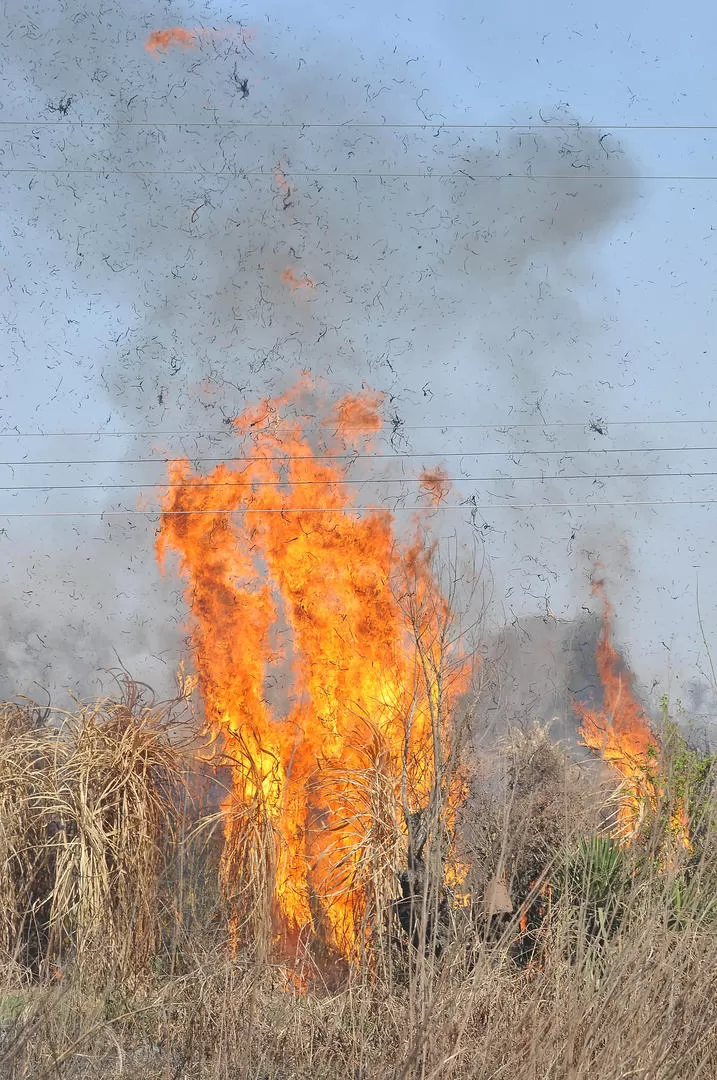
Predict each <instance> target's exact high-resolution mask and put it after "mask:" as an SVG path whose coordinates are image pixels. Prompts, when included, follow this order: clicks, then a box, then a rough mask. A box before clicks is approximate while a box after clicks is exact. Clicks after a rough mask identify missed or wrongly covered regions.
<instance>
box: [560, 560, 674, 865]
mask: <svg viewBox="0 0 717 1080" xmlns="http://www.w3.org/2000/svg"><path fill="white" fill-rule="evenodd" d="M593 592H594V593H597V594H598V595H599V596H600V597H601V599H602V605H603V628H602V632H601V634H600V638H599V640H598V645H597V654H596V659H597V669H598V674H599V676H600V681H601V683H602V688H603V708H602V709H588V708H587V706H585V705H583V704H581V703H579V702H575V703H574V708H575V711H576V712H577V714H578V716H579V717H580V719H581V724H580V728H579V735H580V738H581V739H582V742H583V744H584V745H585V746H587V747H589V748H590V749H591V750H594V751H595V752H596V753H598V754H599V755H600V756H601V757H602V758H603V760H604V761H606V762H607V763H608V764H609V765H611V766H612V767H613V768H614V769H615V770H616V771H617V772H618V773H619V774H620V775H621V776H622V778H623V785H622V790H621V799H620V806H619V809H618V815H617V825H616V828H615V836H616V837H617V839H618V840H620V841H621V842H622V843H625V842H626V841H629V840H630V839H632V837H633V836H635V834H636V832H637V831H638V828H639V826H640V821H641V819H642V816H643V813H644V812H645V810H646V809H648V808H652V809H655V807H656V806H657V804H658V800H659V798H660V797H661V795H662V794H663V792H662V790H661V788H660V782H659V777H658V771H659V766H660V756H661V753H660V752H661V747H660V745H659V742H658V739H657V737H656V736H655V734H654V733H653V731H652V728H651V727H650V721H649V719H648V717H647V714H646V712H645V710H644V709H643V707H642V705H641V704H640V702H639V701H638V700H637V698H636V696H635V693H634V690H633V683H634V676H633V674H632V672H631V671H629V670H628V669H627V668H626V667H625V665H624V662H623V659H622V657H621V656H620V654H619V653H618V651H617V649H616V648H615V646H614V645H613V643H612V621H613V610H612V606H611V605H610V602H609V600H608V599H607V596H606V594H605V586H604V582H602V581H597V582H595V583H594V584H593ZM671 830H672V833H673V835H675V836H677V837H678V838H679V839H680V841H681V842H682V844H683V845H684V846H685V847H686V848H688V849H689V848H690V846H691V845H690V839H689V820H688V815H687V810H686V807H685V806H684V805H682V804H679V805H678V806H677V807H676V809H675V810H674V811H673V813H672V815H671Z"/></svg>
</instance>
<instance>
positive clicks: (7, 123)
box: [0, 120, 717, 132]
mask: <svg viewBox="0 0 717 1080" xmlns="http://www.w3.org/2000/svg"><path fill="white" fill-rule="evenodd" d="M0 127H60V128H64V127H80V128H82V127H141V128H147V127H176V128H181V127H223V128H289V129H292V130H297V131H303V130H305V129H306V128H319V129H321V128H327V129H330V130H338V131H341V130H346V129H349V130H351V129H352V128H359V129H361V130H363V129H367V130H371V129H390V130H397V129H408V130H416V131H418V130H424V131H441V130H446V131H575V132H578V131H717V124H580V123H576V122H573V123H569V122H568V123H565V124H561V123H558V122H557V121H552V120H551V121H548V122H547V123H540V124H535V123H527V124H518V123H510V124H476V123H458V124H456V123H441V122H438V123H434V124H431V123H428V122H424V123H404V122H402V121H397V122H392V121H386V120H383V121H380V122H377V121H370V120H369V121H365V122H364V121H361V120H350V121H346V122H341V121H333V122H330V121H329V122H323V121H321V122H314V121H304V120H293V121H292V120H274V121H271V120H0Z"/></svg>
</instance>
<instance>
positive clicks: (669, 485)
mask: <svg viewBox="0 0 717 1080" xmlns="http://www.w3.org/2000/svg"><path fill="white" fill-rule="evenodd" d="M3 15H4V25H5V26H6V28H7V29H6V34H5V41H4V64H3V69H4V75H5V84H6V86H5V93H4V95H3V98H2V101H1V102H0V129H1V130H0V139H1V140H2V142H1V150H2V156H1V158H0V169H2V170H4V171H2V172H1V173H0V175H1V176H2V183H3V187H4V208H5V212H4V214H3V216H2V220H1V221H0V281H2V288H3V303H2V308H1V309H0V313H1V316H2V325H3V334H2V340H3V344H2V367H1V370H0V436H1V438H0V445H1V447H2V450H1V461H2V465H1V466H0V475H1V476H2V477H3V479H2V480H1V481H0V486H2V491H0V554H1V555H2V565H3V567H4V573H3V575H2V579H1V580H0V596H1V597H2V604H3V614H4V625H5V633H4V635H3V642H2V649H1V651H0V681H2V693H3V694H4V695H5V696H10V695H13V694H16V693H20V694H27V695H30V696H36V695H39V694H40V692H41V691H40V688H42V687H46V688H48V689H49V691H50V692H51V693H52V694H53V695H55V698H56V700H58V701H59V700H61V699H62V696H63V695H66V693H67V691H68V690H71V691H73V692H75V693H78V694H87V693H96V692H99V691H100V690H101V689H102V688H103V687H106V686H107V685H108V677H107V674H106V672H107V671H108V669H111V668H114V667H116V666H117V663H118V660H121V661H122V662H123V663H124V664H125V665H126V666H127V667H128V668H129V669H130V670H131V671H132V672H133V674H134V675H135V676H136V677H137V678H140V679H145V680H146V681H148V682H150V683H152V684H153V685H155V686H157V687H159V688H160V690H162V689H164V688H165V687H168V686H170V687H171V682H172V677H173V673H174V671H175V670H176V666H177V663H178V659H179V657H180V656H181V652H182V648H183V642H184V638H185V633H186V609H185V607H184V604H183V600H182V583H181V581H180V580H179V579H178V577H177V576H176V575H173V574H172V573H169V574H167V575H166V576H165V577H162V576H161V575H160V572H159V570H158V569H157V567H156V564H155V559H154V554H153V541H154V534H155V530H156V525H157V519H156V516H154V515H153V514H149V513H146V512H145V511H147V510H152V509H153V507H154V506H156V501H157V499H158V497H159V494H160V493H161V483H162V480H163V478H164V475H165V470H164V465H163V461H162V459H163V458H164V457H166V456H183V455H187V456H189V457H190V458H192V459H194V458H199V457H202V456H204V457H207V456H214V457H216V456H221V455H222V454H226V453H228V452H230V451H231V450H232V449H233V448H235V443H233V441H232V436H231V434H230V432H229V430H228V423H227V421H229V420H230V419H231V417H232V416H234V415H236V413H237V412H238V411H239V410H240V409H241V408H242V407H243V406H245V405H246V404H248V403H251V402H253V401H256V400H257V399H260V398H262V397H264V396H266V395H270V394H273V393H276V392H280V391H282V390H284V389H286V388H287V387H288V386H290V385H291V384H292V383H293V381H294V380H295V379H296V377H297V374H298V373H299V371H301V370H304V369H305V370H309V371H311V372H312V374H313V375H314V376H315V377H316V378H317V379H320V380H323V384H324V386H325V387H326V392H327V393H328V395H329V396H338V395H340V394H343V393H346V392H349V391H352V390H357V389H360V388H361V387H363V386H372V387H375V388H376V389H378V390H380V391H383V392H384V393H385V394H386V405H385V409H386V416H387V419H388V420H389V421H393V420H395V421H396V424H397V425H398V427H397V430H398V432H399V437H398V438H394V439H393V440H391V439H390V438H389V436H390V434H391V431H392V430H393V425H391V424H389V427H388V432H387V436H386V438H385V439H384V440H383V441H382V442H380V443H379V445H378V447H377V449H379V450H380V451H381V452H383V453H386V454H388V455H391V454H393V455H394V456H393V457H389V458H387V459H381V461H380V463H379V462H378V461H375V462H370V461H368V462H364V463H362V468H363V471H358V472H356V474H355V475H356V479H357V480H362V481H367V482H368V481H376V480H385V479H386V478H388V477H390V478H391V479H393V480H395V479H397V478H400V477H405V478H406V480H407V481H408V483H407V486H406V488H405V491H404V492H403V497H402V499H401V500H400V501H399V503H398V505H397V509H396V517H397V520H401V521H404V520H407V519H408V518H409V516H410V514H409V510H410V507H411V506H412V505H413V497H412V493H411V492H412V489H411V486H410V480H411V477H412V476H413V477H415V475H416V472H417V469H418V468H419V467H420V466H423V465H426V466H429V465H433V464H436V463H442V464H443V465H444V467H445V468H446V470H447V471H448V473H449V475H451V476H455V477H456V478H457V480H456V484H455V492H454V496H455V497H453V496H452V504H456V505H457V504H459V503H462V502H466V501H467V505H465V506H463V507H462V508H461V509H459V510H455V511H449V510H446V511H444V512H442V513H440V514H436V515H435V517H434V518H433V519H432V521H431V526H432V528H433V529H434V531H435V533H436V534H437V535H439V536H444V537H445V536H448V535H449V534H451V533H453V532H454V531H455V532H457V533H458V535H459V536H460V538H461V541H462V542H464V543H465V544H466V545H467V546H470V544H473V543H475V544H478V545H479V547H480V550H481V553H482V554H484V555H485V559H486V563H485V565H486V571H485V573H486V575H487V576H489V578H490V587H491V588H490V591H491V596H492V601H491V607H490V611H489V613H488V621H487V625H486V634H492V633H496V632H499V631H500V630H501V629H502V628H503V627H506V626H508V627H510V626H512V627H515V626H516V625H517V626H519V625H520V624H521V620H534V619H536V618H540V619H547V620H551V619H552V620H555V619H557V620H575V619H578V618H579V617H580V616H581V615H584V614H585V612H586V609H587V610H589V611H595V610H597V601H596V600H595V598H594V597H593V596H592V595H591V591H590V580H591V576H592V575H594V574H595V572H596V571H595V564H596V561H598V560H599V561H600V563H601V565H602V569H600V570H599V571H598V572H599V573H601V574H602V573H604V574H605V577H606V580H607V583H608V589H609V592H610V596H611V598H612V600H613V602H614V605H615V609H616V623H615V626H616V634H617V638H618V642H619V644H620V646H621V647H622V648H623V649H624V650H625V654H626V656H627V658H628V659H629V662H630V663H631V665H632V666H633V667H634V669H635V671H636V673H637V676H638V679H639V682H640V686H641V688H642V690H643V693H644V696H645V699H646V700H649V701H650V702H652V703H653V704H654V703H655V702H656V701H657V700H658V699H659V696H660V695H661V694H663V693H669V694H670V696H671V698H672V700H673V701H677V700H681V701H682V702H683V703H684V704H685V706H686V708H687V709H688V710H689V711H690V712H691V713H695V714H700V715H704V714H706V713H709V712H710V710H711V704H710V696H711V695H710V692H709V689H708V688H709V683H710V677H711V672H710V660H709V645H710V642H712V643H713V644H714V648H715V649H717V603H716V602H715V599H714V597H715V585H716V584H717V563H716V560H715V548H714V536H715V516H716V514H717V507H716V506H715V505H714V500H716V499H717V495H716V494H715V490H716V489H715V484H714V476H713V475H710V473H713V472H717V411H716V410H715V405H714V401H713V385H714V379H713V374H712V373H713V360H712V355H711V352H712V343H713V340H714V336H715V335H714V329H715V325H714V324H715V314H714V307H713V299H712V292H713V290H712V288H711V285H712V282H711V277H710V271H709V267H710V264H711V262H712V259H713V253H714V246H715V243H716V238H717V231H716V225H717V214H716V213H715V211H716V209H717V205H716V202H715V191H716V190H717V187H716V182H715V181H716V179H717V166H716V164H715V154H714V144H715V137H716V134H717V128H716V129H715V130H712V129H711V128H710V125H717V117H716V116H715V107H714V102H715V101H716V100H717V86H716V85H715V83H716V81H717V74H716V73H715V66H714V59H713V58H714V55H715V50H716V46H717V41H716V40H715V38H716V37H717V23H716V22H715V20H714V18H713V17H712V15H711V11H709V9H708V8H707V6H706V5H705V4H699V3H695V2H687V3H685V4H682V5H680V6H679V7H678V8H674V7H673V6H670V7H668V6H667V5H655V4H651V5H649V6H648V5H647V4H641V3H639V4H638V3H635V4H631V5H629V6H628V5H624V4H620V5H618V4H616V3H605V4H602V5H600V10H599V13H598V14H597V15H596V14H595V12H592V13H591V12H590V11H586V10H585V5H578V4H568V3H557V2H552V3H547V4H544V5H541V6H535V5H528V4H522V3H520V4H519V3H512V4H510V3H509V4H503V5H481V4H477V3H475V2H474V3H470V4H468V3H465V4H463V3H456V2H454V3H452V4H451V5H449V6H448V10H447V11H445V12H441V11H439V10H437V7H436V5H428V4H415V3H414V4H410V5H409V4H398V5H395V6H394V8H393V10H391V11H387V10H386V8H385V6H384V5H379V4H377V3H375V2H374V0H367V2H364V3H362V4H361V5H355V6H349V5H339V6H338V7H337V5H328V4H319V3H315V2H314V3H311V4H307V5H302V6H301V8H298V7H296V8H295V7H294V6H293V5H280V4H268V5H267V4H265V5H263V6H262V7H261V8H257V7H252V6H250V5H245V4H228V3H225V4H223V5H221V4H218V3H213V2H212V3H205V4H200V3H196V4H193V3H189V2H183V3H166V4H158V5H155V6H148V5H145V4H142V3H136V2H125V3H122V4H119V3H116V2H109V3H105V4H104V5H103V6H102V7H101V8H99V9H98V8H96V7H94V6H92V7H90V6H89V5H87V6H85V5H83V4H82V3H80V2H79V0H67V2H64V3H58V4H51V5H48V4H46V3H28V4H24V5H23V4H20V3H18V2H13V3H12V4H9V3H6V4H4V5H3ZM172 26H179V27H183V28H185V29H187V30H188V31H190V32H191V33H192V35H193V36H192V44H191V47H186V48H184V47H179V46H176V47H170V48H168V49H167V50H166V51H158V52H155V53H151V52H148V51H147V49H146V48H145V45H146V42H147V39H148V36H149V34H150V33H151V32H152V31H153V30H158V29H165V28H167V27H172ZM277 176H278V179H277ZM287 266H291V267H292V269H293V271H294V273H295V275H296V276H297V277H299V278H301V277H303V276H308V277H310V278H311V279H312V280H313V281H314V282H315V287H314V288H306V289H296V290H291V289H290V288H288V287H287V285H286V284H285V283H284V282H282V280H281V273H282V271H283V270H284V269H285V268H286V267H287ZM60 433H64V434H60ZM87 433H95V434H87ZM127 433H133V434H131V435H130V434H127ZM401 455H403V456H401ZM407 455H413V456H410V457H409V456H407ZM700 474H702V475H700ZM110 485H114V486H110ZM117 485H130V486H125V487H118V486H117ZM397 490H399V489H397V487H396V485H395V484H394V485H393V486H391V485H388V484H385V483H378V484H377V483H372V484H370V485H369V486H366V487H364V488H362V491H364V492H367V493H370V494H371V497H372V498H379V499H381V500H387V499H388V495H389V492H396V491H397ZM387 504H388V505H394V503H393V502H392V501H389V502H388V503H387ZM138 509H141V510H142V513H137V510H138ZM22 515H35V516H22ZM698 596H699V610H698ZM700 623H701V625H700ZM517 662H521V661H520V658H518V659H517ZM525 662H526V663H528V661H527V660H526V661H525Z"/></svg>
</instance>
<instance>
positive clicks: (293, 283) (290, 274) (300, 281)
mask: <svg viewBox="0 0 717 1080" xmlns="http://www.w3.org/2000/svg"><path fill="white" fill-rule="evenodd" d="M281 280H282V281H283V282H284V284H285V285H288V286H289V288H290V289H291V291H292V292H296V290H297V289H315V288H316V282H315V281H314V280H313V278H310V277H309V276H308V274H305V275H304V276H303V277H297V276H296V274H295V273H294V268H293V267H292V266H287V267H286V269H285V270H282V271H281Z"/></svg>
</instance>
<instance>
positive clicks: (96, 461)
mask: <svg viewBox="0 0 717 1080" xmlns="http://www.w3.org/2000/svg"><path fill="white" fill-rule="evenodd" d="M691 451H695V452H701V453H714V452H715V451H717V446H627V447H622V448H619V449H615V448H612V447H611V448H607V447H591V448H587V449H586V448H582V449H577V450H520V449H518V448H513V449H511V450H461V451H456V452H451V453H444V452H442V451H440V450H439V451H436V452H431V451H426V452H422V453H404V452H403V451H396V453H393V454H359V453H356V454H278V455H269V456H267V457H264V456H262V455H259V454H249V455H247V454H244V455H232V456H227V455H224V456H223V457H195V456H194V455H192V454H189V455H186V454H185V455H184V456H183V457H182V458H181V459H179V460H189V461H190V462H196V463H198V464H203V465H208V464H214V465H216V464H225V465H230V464H233V463H234V462H239V461H246V462H269V461H283V462H289V461H349V462H351V461H384V460H385V461H396V460H399V459H408V458H420V459H422V460H425V459H426V458H438V459H439V460H441V461H444V460H446V459H447V458H473V457H476V458H478V457H510V458H517V457H556V456H558V457H571V456H573V455H577V454H602V455H604V454H683V453H687V452H691ZM176 460H177V458H173V457H142V458H85V459H82V460H77V459H75V460H72V459H63V460H60V459H54V460H53V459H48V460H44V461H0V466H2V465H5V466H7V467H8V468H13V469H14V468H19V467H20V466H21V465H25V466H34V465H37V466H39V465H42V466H50V465H166V464H169V463H170V462H174V461H176Z"/></svg>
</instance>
